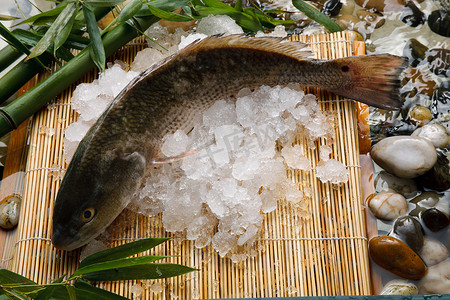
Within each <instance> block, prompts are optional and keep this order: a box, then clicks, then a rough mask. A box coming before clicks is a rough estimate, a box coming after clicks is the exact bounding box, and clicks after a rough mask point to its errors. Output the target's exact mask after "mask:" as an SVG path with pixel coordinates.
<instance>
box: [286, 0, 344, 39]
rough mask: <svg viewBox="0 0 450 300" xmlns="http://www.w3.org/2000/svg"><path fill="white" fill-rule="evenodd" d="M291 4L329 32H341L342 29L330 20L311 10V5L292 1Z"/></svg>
mask: <svg viewBox="0 0 450 300" xmlns="http://www.w3.org/2000/svg"><path fill="white" fill-rule="evenodd" d="M292 4H293V5H294V6H295V7H296V8H297V9H298V10H299V11H301V12H302V13H304V14H305V15H306V16H307V17H308V18H310V19H312V20H314V21H316V22H317V23H319V24H321V25H323V26H324V27H325V28H326V29H328V31H330V32H338V31H342V28H341V27H340V26H339V25H338V24H336V22H334V21H333V20H332V19H331V18H329V17H328V16H326V15H324V14H323V13H321V12H320V11H318V10H317V9H315V8H313V7H312V6H311V5H309V4H307V3H306V2H305V1H303V0H292Z"/></svg>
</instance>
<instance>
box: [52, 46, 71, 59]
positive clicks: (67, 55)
mask: <svg viewBox="0 0 450 300" xmlns="http://www.w3.org/2000/svg"><path fill="white" fill-rule="evenodd" d="M55 55H56V57H57V58H59V59H62V60H64V61H69V60H71V59H72V58H74V57H75V55H73V54H72V52H70V51H69V50H67V49H66V48H64V47H60V48H59V49H58V50H56V52H55Z"/></svg>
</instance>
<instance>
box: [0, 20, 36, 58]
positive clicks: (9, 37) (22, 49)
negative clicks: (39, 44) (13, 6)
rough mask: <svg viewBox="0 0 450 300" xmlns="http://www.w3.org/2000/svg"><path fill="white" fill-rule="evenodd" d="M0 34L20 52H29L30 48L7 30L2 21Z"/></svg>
mask: <svg viewBox="0 0 450 300" xmlns="http://www.w3.org/2000/svg"><path fill="white" fill-rule="evenodd" d="M0 35H1V36H3V37H4V38H5V40H6V41H7V42H8V43H9V44H10V45H11V46H13V47H14V48H16V49H17V50H19V51H20V52H22V53H25V54H29V53H30V50H28V48H27V47H25V45H24V44H22V43H21V42H20V41H19V40H18V39H17V38H16V37H15V35H14V34H13V33H12V32H11V31H9V30H8V28H6V27H5V26H4V25H3V24H2V23H0Z"/></svg>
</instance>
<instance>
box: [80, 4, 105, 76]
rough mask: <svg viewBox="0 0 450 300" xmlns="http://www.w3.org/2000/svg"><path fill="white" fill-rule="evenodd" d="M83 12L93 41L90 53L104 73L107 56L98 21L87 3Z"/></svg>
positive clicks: (90, 44) (90, 45)
mask: <svg viewBox="0 0 450 300" xmlns="http://www.w3.org/2000/svg"><path fill="white" fill-rule="evenodd" d="M83 12H84V18H85V19H86V26H87V30H88V32H89V38H90V39H91V42H90V43H89V47H90V48H89V53H90V55H91V59H92V61H93V62H94V63H95V65H96V66H97V67H98V68H99V69H100V71H101V72H103V71H104V70H105V63H106V55H105V48H104V47H103V42H102V36H101V32H100V28H98V26H97V21H96V20H95V15H94V12H93V10H92V9H91V8H90V7H89V6H88V5H86V4H85V3H84V4H83Z"/></svg>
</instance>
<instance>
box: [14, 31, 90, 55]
mask: <svg viewBox="0 0 450 300" xmlns="http://www.w3.org/2000/svg"><path fill="white" fill-rule="evenodd" d="M13 33H14V36H15V37H16V38H17V39H18V40H19V41H20V42H21V43H22V44H25V45H28V46H31V47H34V46H36V45H37V43H39V41H40V40H41V38H42V37H43V36H44V35H43V34H40V33H36V32H34V31H31V30H23V29H15V30H14V31H13ZM88 44H89V39H87V38H84V37H82V36H77V35H73V34H69V37H68V38H67V40H66V42H65V43H64V46H65V47H67V48H74V49H78V50H81V49H84V48H85V47H86V46H87V45H88ZM49 49H50V50H52V51H49V52H53V47H52V46H50V48H49Z"/></svg>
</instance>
